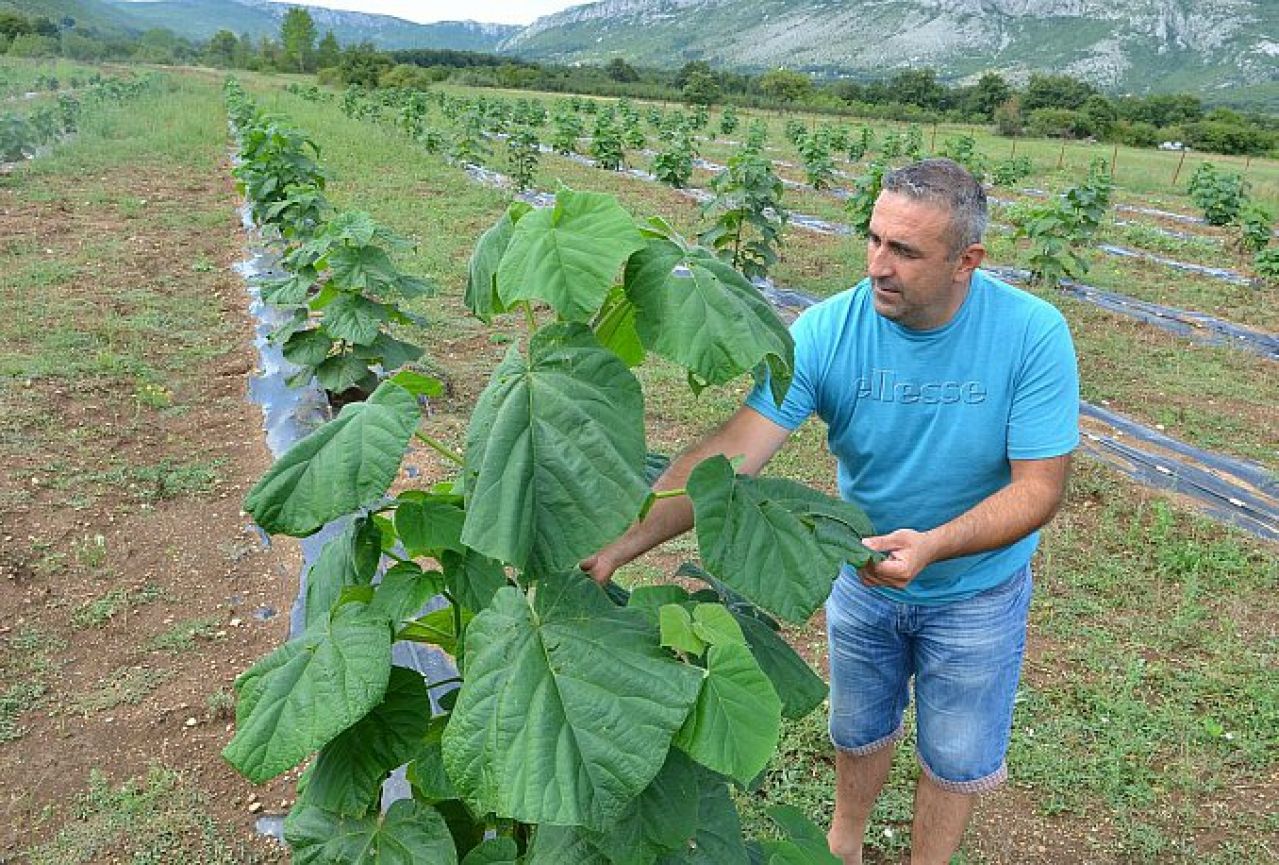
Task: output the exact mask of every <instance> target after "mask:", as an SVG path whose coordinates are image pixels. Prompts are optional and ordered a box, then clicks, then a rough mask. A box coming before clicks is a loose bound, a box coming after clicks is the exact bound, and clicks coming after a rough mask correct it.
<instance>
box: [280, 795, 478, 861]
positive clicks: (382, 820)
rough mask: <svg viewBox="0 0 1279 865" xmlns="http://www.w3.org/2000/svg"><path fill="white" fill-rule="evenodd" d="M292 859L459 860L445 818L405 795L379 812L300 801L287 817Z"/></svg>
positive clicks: (288, 839)
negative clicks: (346, 813)
mask: <svg viewBox="0 0 1279 865" xmlns="http://www.w3.org/2000/svg"><path fill="white" fill-rule="evenodd" d="M284 837H285V840H286V841H288V842H289V847H290V848H291V849H292V852H293V863H294V865H424V863H428V862H429V863H430V865H457V849H456V848H455V847H454V846H453V837H452V836H451V835H450V834H449V828H448V826H447V825H445V823H444V818H443V817H441V816H440V814H439V813H438V812H437V811H436V810H435V809H433V808H431V807H430V806H428V805H422V804H420V803H418V802H414V801H413V800H411V799H401V800H400V801H399V802H396V803H395V804H393V805H392V806H391V807H390V809H389V810H388V811H387V812H386V814H385V816H381V817H358V818H357V817H342V816H339V815H337V814H333V813H331V812H328V811H325V810H324V809H322V808H315V807H309V806H306V805H299V806H298V807H297V808H295V809H294V810H293V812H292V813H291V814H289V818H288V819H287V820H286V821H285V823H284Z"/></svg>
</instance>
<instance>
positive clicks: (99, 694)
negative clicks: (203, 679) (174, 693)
mask: <svg viewBox="0 0 1279 865" xmlns="http://www.w3.org/2000/svg"><path fill="white" fill-rule="evenodd" d="M171 678H173V671H172V670H160V669H154V668H151V667H119V668H117V669H115V670H112V671H111V673H110V674H109V675H108V676H107V677H106V679H105V681H104V682H103V684H102V687H101V688H99V689H98V690H96V691H93V692H91V693H88V694H85V695H82V696H80V697H77V698H76V699H74V700H72V701H71V702H70V705H69V708H70V709H71V710H72V711H74V712H78V713H81V714H84V715H89V714H91V713H93V712H100V711H102V710H104V709H114V708H115V707H116V706H121V705H125V704H128V705H130V706H136V705H138V704H139V703H141V702H142V701H143V699H145V698H146V697H147V695H148V694H150V693H151V692H152V691H154V690H155V689H156V688H158V687H160V686H161V685H163V684H164V683H165V682H167V681H168V680H169V679H171Z"/></svg>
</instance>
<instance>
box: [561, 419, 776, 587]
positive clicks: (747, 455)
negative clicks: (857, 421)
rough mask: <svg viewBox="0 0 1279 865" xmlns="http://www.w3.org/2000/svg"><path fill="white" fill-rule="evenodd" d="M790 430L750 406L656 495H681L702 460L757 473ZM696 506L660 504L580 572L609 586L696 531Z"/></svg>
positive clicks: (682, 463)
mask: <svg viewBox="0 0 1279 865" xmlns="http://www.w3.org/2000/svg"><path fill="white" fill-rule="evenodd" d="M789 435H790V430H788V429H786V428H785V427H783V426H781V425H779V424H776V423H774V422H773V421H771V420H769V419H768V418H766V417H764V416H763V415H762V414H760V413H759V412H757V411H755V410H754V409H753V408H750V407H749V406H743V407H742V408H740V409H738V410H737V413H736V414H734V415H733V416H732V417H731V418H729V419H728V421H727V422H726V423H725V424H724V425H723V426H721V427H720V428H719V429H717V430H716V431H715V432H713V433H711V434H710V435H708V436H706V437H705V438H703V439H702V440H701V441H699V442H697V444H695V445H693V446H692V447H690V448H689V449H688V450H686V451H684V452H683V453H682V454H680V455H679V457H678V458H677V459H676V460H675V462H673V463H671V465H670V467H669V468H668V469H667V470H666V471H665V472H663V473H662V476H661V477H660V478H658V479H657V483H655V484H653V490H654V491H655V492H660V491H662V490H677V489H681V488H682V487H684V485H685V484H686V483H687V482H688V476H689V474H691V473H692V471H693V469H694V468H696V466H697V464H698V463H700V462H702V460H705V459H709V458H710V457H713V456H718V455H721V454H722V455H724V456H727V457H729V458H730V459H731V458H733V457H739V456H740V457H741V458H742V461H741V463H740V464H739V465H738V467H737V471H738V473H740V474H747V475H753V474H757V473H758V472H759V471H760V469H762V468H763V467H764V466H765V465H766V464H767V463H768V461H769V460H770V459H772V457H773V454H775V453H777V451H778V450H779V449H780V448H781V446H782V444H783V443H785V441H786V438H787V437H788V436H789ZM692 525H693V504H692V502H690V501H689V499H688V497H687V496H676V497H674V498H669V499H659V500H658V501H657V502H656V503H655V504H654V505H653V507H652V508H651V509H650V510H649V512H648V514H647V515H645V517H644V519H643V520H641V521H639V522H637V523H635V524H634V525H633V526H631V527H630V528H629V529H627V531H626V534H624V535H622V536H621V537H620V538H618V539H617V540H616V541H614V542H613V543H611V544H609V545H608V546H607V547H605V548H604V549H602V550H600V551H599V552H598V553H596V554H595V555H593V556H591V557H590V558H589V559H586V560H585V561H583V562H582V565H581V567H582V570H584V571H586V572H587V573H588V574H590V575H591V577H593V578H594V579H595V581H596V582H598V583H601V584H603V583H607V582H608V581H609V579H610V578H611V577H612V576H613V572H614V571H616V570H617V569H618V568H620V567H621V566H622V565H624V564H626V563H627V562H630V561H632V560H633V559H635V558H638V557H639V556H641V555H643V554H644V553H646V552H648V551H649V550H651V549H652V548H653V547H655V546H657V545H658V544H660V543H663V542H664V541H668V540H670V539H671V538H673V537H675V536H676V535H680V534H683V533H684V532H686V531H688V530H689V529H690V528H692Z"/></svg>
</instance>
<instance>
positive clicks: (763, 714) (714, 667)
mask: <svg viewBox="0 0 1279 865" xmlns="http://www.w3.org/2000/svg"><path fill="white" fill-rule="evenodd" d="M781 720H782V701H781V699H779V698H778V696H777V692H775V691H774V690H773V686H772V684H771V683H770V682H769V681H768V677H767V676H765V675H764V673H763V671H762V670H760V668H759V664H758V663H756V661H755V657H754V656H753V655H752V654H751V652H750V649H748V648H747V647H746V646H744V645H740V644H737V643H728V644H724V645H715V646H711V647H710V651H709V652H707V654H706V680H705V681H704V682H703V683H702V690H701V693H700V694H699V695H698V697H697V705H696V707H694V709H693V712H692V714H691V715H689V716H688V720H687V721H685V722H684V726H683V727H682V728H681V729H680V731H679V735H677V736H676V737H675V744H676V745H678V746H679V747H680V748H682V749H683V750H684V751H685V752H686V753H687V754H688V755H689V756H691V757H692V758H693V759H694V760H696V761H697V762H699V763H701V764H702V765H703V766H706V767H708V768H710V769H714V770H715V771H716V772H720V773H722V774H724V775H728V776H730V777H732V778H734V779H736V780H737V781H738V782H739V783H741V784H742V785H743V786H745V785H746V784H749V783H750V781H751V779H752V778H754V777H755V776H756V775H758V774H759V773H760V771H761V770H763V768H764V767H765V766H766V765H768V760H769V758H770V757H772V756H773V750H774V749H775V748H776V747H777V737H778V734H779V732H780V730H781Z"/></svg>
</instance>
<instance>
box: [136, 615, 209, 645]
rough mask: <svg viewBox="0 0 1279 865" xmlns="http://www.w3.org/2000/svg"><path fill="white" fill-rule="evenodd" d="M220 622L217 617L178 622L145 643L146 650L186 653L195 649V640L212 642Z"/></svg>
mask: <svg viewBox="0 0 1279 865" xmlns="http://www.w3.org/2000/svg"><path fill="white" fill-rule="evenodd" d="M220 621H221V620H220V619H219V618H218V617H217V616H205V617H203V618H199V619H188V620H186V621H184V622H178V623H177V624H176V625H174V626H173V627H172V628H170V629H169V630H167V631H165V632H164V633H162V634H157V635H156V636H154V637H152V638H151V639H150V640H149V641H148V642H147V645H146V647H147V649H149V650H152V651H159V652H173V653H178V652H187V651H190V650H191V649H194V648H195V644H196V641H197V640H212V639H213V638H214V637H215V635H216V634H217V632H218V624H219V622H220Z"/></svg>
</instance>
